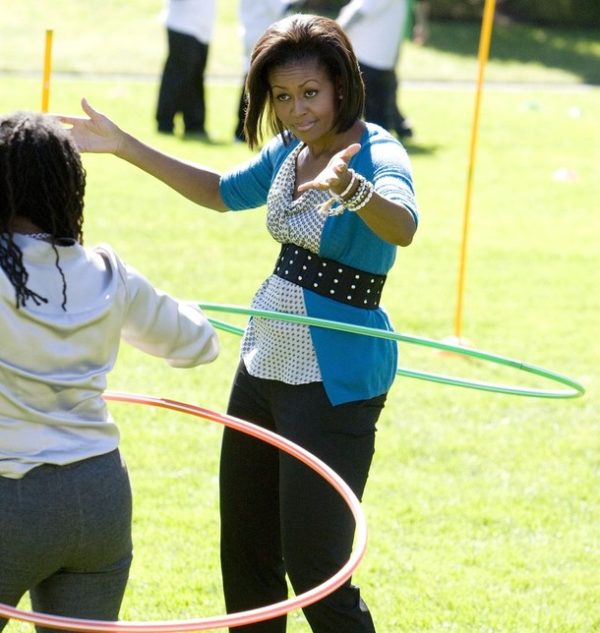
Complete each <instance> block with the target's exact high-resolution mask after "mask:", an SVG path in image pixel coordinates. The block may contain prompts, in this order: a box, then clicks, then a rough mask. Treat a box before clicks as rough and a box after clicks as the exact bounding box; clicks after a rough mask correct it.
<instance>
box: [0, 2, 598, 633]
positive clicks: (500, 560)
mask: <svg viewBox="0 0 600 633" xmlns="http://www.w3.org/2000/svg"><path fill="white" fill-rule="evenodd" d="M9 5H10V11H8V12H6V13H5V15H4V17H3V21H2V24H1V25H0V53H1V55H0V67H1V70H3V71H5V72H4V74H2V76H0V85H1V86H2V89H1V90H0V111H1V112H8V111H11V110H14V109H18V108H28V109H37V108H39V103H40V90H41V81H40V74H39V73H40V68H41V61H42V46H43V29H44V28H47V27H48V26H53V27H54V28H55V29H56V31H55V54H56V63H55V70H56V76H55V78H54V80H53V82H52V92H51V109H53V110H55V111H69V112H76V111H78V102H79V99H80V98H81V96H84V95H85V96H87V97H88V98H89V99H90V101H91V102H92V103H93V104H94V105H96V106H97V107H98V108H99V109H101V110H103V111H106V112H107V113H108V114H110V115H111V116H112V117H113V118H115V119H116V120H117V121H118V122H119V123H120V124H121V125H122V126H123V127H126V128H127V129H129V130H131V131H132V132H134V133H136V134H139V135H140V136H142V137H143V138H144V139H145V140H147V141H148V142H150V143H153V144H155V145H158V146H160V147H162V148H163V149H164V150H166V151H169V152H172V153H174V154H177V155H179V156H181V157H186V158H188V159H190V160H194V161H197V162H200V163H204V164H207V165H210V166H213V167H215V168H218V169H226V168H228V167H229V166H232V165H234V164H236V163H238V162H239V161H242V160H245V159H247V158H249V157H250V156H251V154H250V153H249V151H248V150H247V149H245V148H244V147H242V146H240V145H236V144H233V143H231V135H232V131H233V126H234V113H235V106H236V100H237V96H238V85H237V81H236V80H237V77H238V76H239V70H238V64H239V49H238V46H239V42H238V41H237V39H236V35H235V33H236V26H235V19H234V18H235V12H234V7H235V3H234V2H233V1H231V2H229V1H228V2H225V1H224V2H221V5H220V7H221V8H220V15H219V31H218V32H219V37H218V38H217V40H216V43H215V50H214V53H213V55H212V57H211V65H212V66H211V81H210V82H209V86H208V92H209V99H210V101H209V122H208V128H209V130H210V134H211V137H212V138H213V142H212V143H211V144H206V143H204V144H203V143H199V142H191V141H190V142H184V141H182V140H179V139H168V138H165V137H160V136H158V135H157V134H155V133H154V125H153V110H154V104H155V100H156V93H157V79H158V74H159V72H160V64H161V61H162V55H163V53H164V49H163V48H162V47H163V33H162V27H161V25H160V22H159V21H158V20H157V18H156V16H157V14H158V12H159V9H160V3H158V2H156V0H152V2H150V1H149V0H148V1H147V2H145V3H142V2H141V0H135V1H130V2H127V3H117V2H108V1H106V2H103V3H100V2H89V3H86V4H85V5H84V4H83V3H75V2H74V1H72V0H61V1H57V2H54V3H52V4H51V5H50V4H49V3H40V2H36V1H35V0H21V1H20V2H19V3H16V2H13V1H12V0H9ZM28 12H29V13H28ZM50 21H52V22H53V24H49V22H50ZM495 37H496V39H495V40H494V46H493V51H492V59H491V61H490V66H489V69H488V70H489V73H488V75H487V76H488V77H489V79H490V85H489V86H488V87H487V89H486V91H485V93H484V98H483V103H482V117H481V125H480V136H479V146H478V153H477V163H476V168H475V172H474V190H473V201H472V211H471V222H470V236H469V248H468V260H467V261H468V266H467V276H466V288H465V306H464V314H463V321H464V325H463V334H464V336H465V337H467V338H468V339H469V340H470V341H471V342H472V344H473V345H474V346H475V347H477V348H480V349H484V350H488V351H492V352H495V353H498V354H502V355H506V356H509V357H511V358H516V359H521V360H523V361H525V362H528V363H533V364H535V365H540V366H542V367H545V368H548V369H552V370H554V371H558V372H559V373H562V374H565V375H567V376H569V377H571V378H573V379H575V380H577V381H579V382H581V383H582V384H583V385H584V386H585V388H586V390H587V392H586V394H585V396H584V397H582V398H579V399H574V400H552V399H541V398H536V399H534V398H524V397H517V396H506V395H500V394H493V393H487V392H481V391H475V390H471V389H460V388H453V387H447V386H441V385H435V384H432V383H429V382H424V381H416V380H411V379H404V378H399V379H398V380H397V381H396V383H395V385H394V386H393V388H392V391H391V393H390V397H389V400H388V406H387V408H386V410H385V412H384V414H383V416H382V419H381V421H380V425H379V433H378V446H377V453H376V457H375V462H374V465H373V469H372V472H371V477H370V482H369V485H368V487H367V492H366V495H365V499H364V509H365V513H366V515H367V521H368V525H369V548H368V551H367V555H366V558H365V560H364V562H363V563H362V564H361V566H360V568H359V570H358V572H357V574H356V580H357V582H358V583H359V584H360V585H361V587H362V590H363V595H364V597H365V599H366V600H367V602H368V603H369V606H370V608H371V609H372V611H373V614H374V617H375V619H376V622H377V625H378V630H379V631H381V632H386V633H392V632H393V633H409V632H410V633H416V632H418V633H594V632H598V631H600V601H599V600H598V587H599V586H600V572H599V571H598V570H599V569H600V527H599V526H600V495H599V494H598V490H599V484H600V457H599V455H600V422H599V420H600V406H599V404H598V396H599V378H600V372H599V370H598V358H599V356H600V346H599V344H598V338H599V334H600V327H599V325H600V324H599V318H598V315H599V314H600V283H599V282H600V249H599V247H598V244H599V241H600V220H599V219H598V216H597V215H596V213H597V207H598V201H599V200H600V181H599V179H598V175H597V172H598V167H599V165H600V116H599V115H600V90H599V89H598V88H597V87H589V86H585V85H584V84H585V83H598V82H599V79H600V78H599V76H598V73H599V70H598V69H599V68H600V64H599V63H598V62H599V61H600V38H598V35H597V34H592V33H590V32H586V31H577V32H568V31H564V32H563V31H552V30H542V29H536V28H528V27H524V26H518V27H505V26H503V27H498V28H497V29H496V30H495ZM107 40H109V44H107V43H106V42H107ZM142 42H151V43H148V44H147V45H143V44H141V43H142ZM476 47H477V29H476V26H474V25H445V24H439V25H434V28H433V29H432V42H431V44H430V45H428V46H426V47H423V48H417V47H412V46H409V47H407V50H406V55H405V57H404V58H403V60H402V69H401V70H402V74H403V76H404V77H405V78H406V79H409V80H412V79H415V80H416V79H436V80H443V81H444V85H443V86H441V87H440V86H437V85H436V86H432V85H429V84H425V83H423V84H421V83H418V82H414V83H413V82H412V81H411V82H409V83H407V86H406V88H405V89H404V91H403V93H402V105H403V107H404V109H405V110H406V111H407V113H408V114H409V115H410V117H411V118H412V119H413V121H414V125H415V128H416V130H417V135H416V137H415V139H414V140H413V142H411V143H410V144H408V146H407V149H408V151H409V154H410V156H411V159H412V163H413V168H414V174H415V183H416V187H417V192H418V198H419V204H420V209H421V215H422V222H421V226H420V228H419V232H418V234H417V237H416V239H415V242H414V243H413V245H411V246H410V247H409V248H408V249H403V250H401V251H400V252H399V254H398V260H397V263H396V266H395V268H394V270H393V272H392V273H391V275H390V278H389V281H388V285H387V286H386V293H385V296H384V304H385V306H386V308H387V310H388V312H389V313H390V315H391V316H392V319H393V321H394V323H395V326H396V329H397V330H398V331H400V332H405V333H411V334H417V335H420V336H425V337H430V338H433V339H441V338H444V337H445V336H447V335H450V334H452V333H453V318H454V307H455V299H456V297H455V295H456V285H457V268H458V255H459V246H460V234H461V226H462V215H463V206H464V197H465V181H466V169H467V153H468V145H469V134H470V125H471V118H472V110H473V99H474V94H473V90H472V88H471V87H470V86H466V87H465V86H462V85H456V84H453V83H451V82H449V80H456V79H460V80H466V81H468V80H470V79H472V78H473V77H474V75H475V69H476V60H475V55H476ZM494 53H495V55H494ZM409 62H413V63H411V64H410V65H409ZM120 72H122V73H124V75H125V76H123V77H120V78H119V77H115V76H114V75H115V74H118V73H120ZM68 73H69V74H68ZM224 78H225V79H229V81H223V79H224ZM500 81H502V82H511V84H512V82H525V81H526V82H527V83H523V85H521V86H520V87H515V86H513V85H511V86H510V87H509V88H508V89H507V88H505V87H504V88H503V87H501V86H500V85H498V84H497V83H496V82H500ZM446 82H448V83H446ZM530 82H533V83H530ZM84 160H85V164H86V167H87V170H88V189H87V198H86V200H87V204H86V209H87V221H86V238H87V242H88V243H89V244H93V243H97V242H101V241H106V242H109V243H111V244H113V245H114V246H115V248H116V249H117V250H118V251H119V252H120V253H121V255H122V256H123V257H124V258H125V259H126V260H128V261H129V262H130V263H131V264H132V265H134V266H136V267H137V268H139V269H140V270H142V271H143V272H144V273H145V274H146V275H147V276H148V277H149V278H150V279H152V281H154V282H155V283H156V284H157V285H158V286H160V287H162V288H164V289H165V290H168V291H170V292H172V293H174V294H176V295H178V296H180V297H183V298H187V299H193V300H198V301H207V302H219V303H234V304H239V305H248V303H249V301H250V299H251V296H252V294H253V292H254V289H255V288H256V286H257V285H258V284H259V283H260V281H262V279H263V278H264V277H265V276H266V275H267V274H268V273H269V271H270V269H271V266H272V263H273V261H274V258H275V254H276V252H277V247H276V245H275V244H274V243H273V242H271V241H270V239H269V238H268V237H267V235H266V231H265V230H264V214H263V212H262V211H256V212H249V213H241V214H225V215H217V214H211V213H209V212H207V211H205V210H203V209H198V208H196V207H194V205H192V204H191V203H189V202H187V201H185V200H183V199H181V198H180V197H178V196H177V195H176V194H174V193H173V192H171V191H170V190H168V189H167V188H166V187H164V186H163V185H161V184H160V183H158V182H154V181H152V180H150V179H149V178H148V177H147V176H145V175H144V174H142V173H141V172H138V171H136V170H134V169H133V168H132V167H130V166H129V165H127V164H125V163H122V162H119V161H118V160H116V159H115V158H113V157H107V156H91V155H87V156H85V159H84ZM231 321H232V323H236V324H242V323H243V320H240V319H239V318H232V319H231ZM221 341H222V348H223V349H222V354H221V357H220V358H219V359H218V360H217V362H216V363H215V364H213V365H212V366H210V367H205V368H199V369H195V370H190V371H175V370H172V369H169V368H168V367H166V365H164V363H163V362H162V361H160V360H158V359H153V358H150V357H147V356H144V355H142V354H141V353H138V352H137V351H135V350H133V349H131V348H129V347H128V346H125V345H124V346H123V348H122V350H121V354H120V357H119V363H118V366H117V367H116V369H115V371H114V372H113V374H112V375H111V377H110V388H111V389H113V390H118V391H130V392H138V393H149V394H151V395H156V396H165V397H170V398H175V399H180V400H184V401H188V402H192V403H197V404H201V405H203V406H207V407H211V408H214V409H216V410H220V411H222V410H224V408H225V404H226V401H227V395H228V390H229V383H230V380H231V376H232V373H233V371H234V368H235V365H236V359H237V354H238V344H239V341H238V340H237V339H236V338H235V337H234V336H232V335H228V334H223V335H222V336H221ZM400 351H401V364H402V365H403V366H407V367H411V368H416V369H421V370H424V371H434V372H438V373H447V374H453V375H454V374H455V375H460V376H463V377H471V378H475V379H479V380H490V381H497V382H503V383H507V384H515V385H521V386H537V387H541V388H553V387H554V385H552V384H551V383H549V382H548V381H543V380H541V379H537V378H535V377H533V376H529V375H527V374H526V373H524V372H520V371H518V370H514V369H507V368H502V367H496V366H493V365H490V364H486V363H482V362H479V361H472V360H471V361H469V360H464V359H462V358H458V357H456V356H445V355H440V354H436V353H433V352H431V351H429V350H426V349H423V348H419V347H415V346H409V345H404V344H403V345H401V350H400ZM111 410H112V411H113V414H114V416H115V417H116V418H117V420H118V421H119V423H120V428H121V431H122V437H123V440H122V450H123V452H124V454H125V456H126V458H127V460H128V463H129V467H130V470H131V475H132V479H133V485H134V495H135V518H134V539H135V561H134V565H133V569H132V576H131V581H130V585H129V588H128V591H127V594H126V599H125V604H124V607H123V611H122V617H123V619H125V620H147V619H174V618H189V617H200V616H208V615H216V614H218V613H221V612H222V611H223V606H222V596H221V589H220V577H219V569H218V542H217V541H218V511H217V481H216V479H217V462H218V451H219V443H220V432H221V431H220V428H219V427H218V426H217V425H215V424H212V423H209V422H203V421H199V420H194V419H191V418H185V417H183V416H181V415H177V414H171V413H167V412H161V411H154V410H151V409H141V408H139V407H132V406H130V405H111ZM26 604H27V602H26V601H24V602H23V605H26ZM6 630H7V631H8V633H15V632H19V633H20V632H21V631H25V630H29V627H28V626H27V625H24V624H19V623H16V622H11V623H10V624H9V626H8V628H7V629H6ZM289 630H290V632H291V633H301V632H302V633H303V632H306V631H307V630H308V628H307V625H306V624H305V622H304V620H303V617H302V615H301V614H297V613H295V614H293V615H291V616H290V626H289Z"/></svg>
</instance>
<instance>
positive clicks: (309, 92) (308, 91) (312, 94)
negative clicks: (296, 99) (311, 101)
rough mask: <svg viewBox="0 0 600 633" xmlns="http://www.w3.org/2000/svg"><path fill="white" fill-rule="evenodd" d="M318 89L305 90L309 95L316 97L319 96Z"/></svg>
mask: <svg viewBox="0 0 600 633" xmlns="http://www.w3.org/2000/svg"><path fill="white" fill-rule="evenodd" d="M317 93H318V91H317V90H307V91H306V92H305V94H306V96H307V97H309V98H310V97H316V96H317Z"/></svg>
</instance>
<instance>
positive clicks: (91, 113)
mask: <svg viewBox="0 0 600 633" xmlns="http://www.w3.org/2000/svg"><path fill="white" fill-rule="evenodd" d="M81 107H82V109H83V111H84V112H85V113H86V114H87V117H83V116H68V115H64V114H58V115H54V116H56V118H57V119H58V120H59V121H61V122H62V123H66V124H67V125H70V126H71V135H72V136H73V140H74V141H75V143H76V145H77V147H78V149H79V151H80V152H104V153H112V154H117V153H118V152H119V149H120V148H121V145H122V143H123V140H124V137H125V133H124V132H123V130H121V129H120V128H119V127H118V126H117V125H116V124H115V123H113V122H112V121H111V120H110V119H109V118H108V117H107V116H105V115H104V114H100V112H98V111H97V110H94V108H92V106H91V105H90V104H89V103H88V101H87V99H85V98H83V99H82V100H81Z"/></svg>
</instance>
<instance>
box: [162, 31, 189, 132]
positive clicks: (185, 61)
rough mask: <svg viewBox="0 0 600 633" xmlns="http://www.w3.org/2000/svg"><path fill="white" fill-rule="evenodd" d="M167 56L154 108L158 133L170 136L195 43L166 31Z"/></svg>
mask: <svg viewBox="0 0 600 633" xmlns="http://www.w3.org/2000/svg"><path fill="white" fill-rule="evenodd" d="M167 39H168V54H167V59H166V61H165V66H164V69H163V73H162V77H161V80H160V88H159V90H158V104H157V106H156V122H157V124H158V131H159V132H163V133H165V134H172V133H173V129H174V119H175V115H176V114H178V113H179V112H181V110H182V99H183V94H184V89H185V86H186V82H187V81H188V75H189V59H190V49H193V46H194V43H195V42H197V40H196V39H195V38H193V37H192V36H191V35H186V34H185V33H178V32H177V31H173V30H171V29H168V30H167Z"/></svg>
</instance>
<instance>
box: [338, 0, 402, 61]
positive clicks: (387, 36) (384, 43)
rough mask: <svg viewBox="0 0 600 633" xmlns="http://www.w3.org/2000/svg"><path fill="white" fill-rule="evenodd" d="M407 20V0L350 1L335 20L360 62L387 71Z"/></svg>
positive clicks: (394, 56) (397, 49)
mask: <svg viewBox="0 0 600 633" xmlns="http://www.w3.org/2000/svg"><path fill="white" fill-rule="evenodd" d="M407 17H408V0H351V2H349V3H348V4H347V5H346V6H344V7H343V8H342V10H341V11H340V14H339V16H338V18H337V21H338V23H339V24H340V25H341V26H342V28H343V29H344V30H345V31H346V33H347V35H348V37H349V38H350V41H351V42H352V47H353V48H354V52H355V53H356V57H357V58H358V61H359V62H360V63H362V64H366V65H367V66H371V67H373V68H378V69H380V70H390V69H393V68H395V66H396V62H397V61H398V55H399V53H400V45H401V43H402V39H403V38H404V33H405V31H406V20H407Z"/></svg>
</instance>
